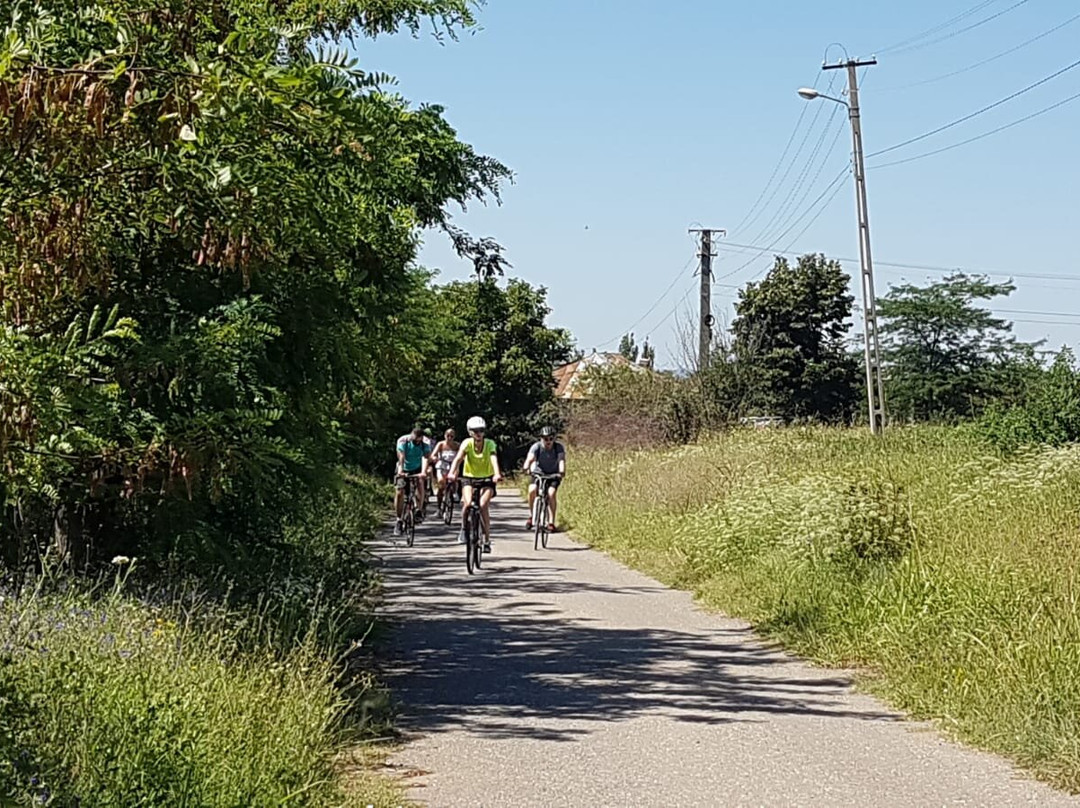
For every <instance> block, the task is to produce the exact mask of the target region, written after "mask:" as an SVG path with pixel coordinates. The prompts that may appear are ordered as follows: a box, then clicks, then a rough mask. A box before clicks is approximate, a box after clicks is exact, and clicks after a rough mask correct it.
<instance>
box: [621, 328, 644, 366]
mask: <svg viewBox="0 0 1080 808" xmlns="http://www.w3.org/2000/svg"><path fill="white" fill-rule="evenodd" d="M646 347H648V346H646ZM639 351H640V348H638V344H637V342H635V341H634V335H633V334H623V335H622V339H620V340H619V353H620V354H622V355H623V357H624V358H626V359H628V360H630V361H631V362H636V361H637V360H638V352H639Z"/></svg>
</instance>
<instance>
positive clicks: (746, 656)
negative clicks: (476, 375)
mask: <svg viewBox="0 0 1080 808" xmlns="http://www.w3.org/2000/svg"><path fill="white" fill-rule="evenodd" d="M433 510H434V507H431V508H430V509H429V512H430V511H433ZM526 515H527V513H526V508H525V506H524V505H523V504H522V503H521V502H520V501H519V500H518V499H517V497H516V494H515V492H513V491H511V490H507V491H505V492H504V493H502V494H500V496H499V497H498V498H497V499H496V500H495V501H494V502H493V504H492V517H493V518H492V522H493V530H492V534H493V536H494V538H495V547H494V553H493V554H492V555H490V556H485V558H484V567H483V569H482V570H481V571H480V573H479V574H477V575H475V576H472V577H470V576H469V575H468V574H467V573H466V570H465V555H464V550H463V548H461V547H459V546H458V545H457V544H456V543H455V541H454V539H455V534H456V529H457V526H458V520H457V519H455V527H454V530H453V531H451V530H450V529H448V528H446V527H445V526H443V525H442V524H441V523H440V522H438V520H437V519H436V518H435V517H434V514H430V515H429V518H428V521H427V522H425V523H424V524H422V525H421V526H420V528H419V529H418V531H417V536H416V544H415V546H414V547H412V548H406V547H405V546H404V542H399V543H397V544H395V543H394V542H392V541H391V540H390V539H389V538H387V539H386V540H384V541H383V542H381V543H380V544H379V545H378V546H377V547H376V548H375V552H376V553H377V554H378V555H379V556H380V557H381V558H382V559H383V563H384V566H383V572H384V574H385V580H386V587H387V591H386V594H387V599H386V605H385V607H384V612H385V615H386V617H388V618H389V620H390V621H391V629H390V639H389V646H390V647H389V649H388V651H389V658H390V660H391V661H390V669H389V671H388V675H389V680H390V681H389V684H390V686H391V688H392V689H393V692H394V696H395V699H396V700H397V701H398V702H399V706H400V715H399V720H398V722H399V727H400V728H401V730H402V731H403V733H404V736H405V738H406V742H405V744H404V745H403V747H402V748H401V750H400V751H399V752H398V753H397V754H396V755H394V756H393V757H392V758H391V760H390V765H391V766H392V767H393V769H394V771H395V772H396V774H397V775H399V776H400V777H402V778H404V779H405V781H406V782H407V783H408V784H409V786H410V789H409V796H410V797H411V798H413V799H416V800H417V801H419V802H421V803H425V804H428V805H431V806H439V807H440V808H441V807H442V806H578V805H581V806H619V807H620V808H623V807H624V806H626V807H629V806H699V805H700V806H727V805H755V806H760V805H770V806H771V805H823V806H845V805H851V806H877V805H904V806H909V805H919V806H922V805H926V806H931V805H933V806H943V805H971V806H988V805H1007V806H1014V805H1038V806H1057V805H1073V806H1076V805H1080V800H1078V799H1075V798H1072V797H1070V796H1068V795H1066V794H1064V793H1061V792H1057V791H1054V790H1052V789H1051V788H1049V787H1048V786H1045V785H1042V784H1040V783H1037V782H1034V781H1032V780H1030V779H1027V778H1025V777H1024V776H1023V775H1022V774H1020V773H1018V772H1017V771H1016V770H1015V769H1014V768H1013V767H1011V766H1010V765H1009V764H1008V763H1007V762H1005V761H1003V760H1001V759H999V758H996V757H994V756H992V755H988V754H984V753H981V752H976V751H972V750H969V749H965V748H963V747H961V746H959V745H956V744H953V743H950V742H948V741H946V740H944V739H943V738H942V737H941V736H940V735H939V734H937V733H936V732H935V731H933V730H932V729H931V728H930V727H928V726H927V725H925V724H920V723H915V722H911V721H906V720H904V719H903V718H902V717H901V716H898V715H897V714H895V713H894V712H892V711H891V710H889V709H888V708H886V707H885V706H883V705H882V704H881V703H880V702H879V701H877V700H875V699H873V698H871V697H868V696H865V695H862V694H859V693H856V692H855V691H854V690H853V689H852V687H851V686H850V680H849V677H848V676H847V675H846V674H844V673H843V672H837V671H833V670H824V669H821V668H815V667H812V666H811V665H808V664H806V663H805V662H802V661H800V660H798V659H795V658H793V657H791V656H788V655H786V654H784V653H782V652H780V651H778V650H775V649H772V648H770V647H768V646H767V645H766V644H765V643H764V642H762V641H761V640H760V639H759V638H757V637H756V636H755V635H754V633H753V632H752V631H750V630H749V629H748V627H747V625H746V624H745V623H743V622H740V621H737V620H731V619H728V618H725V617H723V616H719V615H715V614H708V613H705V612H704V611H702V610H700V609H699V608H698V607H697V606H695V605H694V603H693V602H692V600H691V598H690V596H689V595H688V594H686V593H684V592H677V591H673V590H671V589H668V588H666V587H664V586H662V585H660V584H658V583H656V582H655V581H653V580H651V579H649V578H647V577H645V576H643V575H641V574H639V573H637V572H634V571H631V570H628V569H627V568H625V567H623V566H622V565H620V564H618V563H616V562H615V561H612V560H611V559H610V558H608V557H607V556H605V555H603V554H601V553H598V552H595V551H593V550H590V549H588V548H587V547H585V546H583V545H581V544H577V543H574V542H573V541H572V540H571V539H570V538H569V537H568V536H566V535H563V534H556V535H555V536H553V537H552V539H551V542H550V545H549V548H548V550H546V551H543V550H541V551H540V552H535V551H534V550H533V539H532V535H531V533H526V532H525V529H524V521H525V518H526Z"/></svg>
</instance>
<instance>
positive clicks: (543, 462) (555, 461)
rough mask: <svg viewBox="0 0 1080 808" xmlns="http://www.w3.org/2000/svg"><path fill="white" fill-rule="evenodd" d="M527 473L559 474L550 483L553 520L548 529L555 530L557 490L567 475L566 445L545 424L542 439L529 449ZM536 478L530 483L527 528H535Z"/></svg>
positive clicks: (541, 433)
mask: <svg viewBox="0 0 1080 808" xmlns="http://www.w3.org/2000/svg"><path fill="white" fill-rule="evenodd" d="M525 473H526V474H532V475H537V474H543V475H545V476H546V475H549V474H553V475H558V476H557V477H556V478H555V479H554V480H551V482H550V483H548V503H549V513H550V514H551V522H550V523H549V524H548V531H554V530H555V507H556V505H557V496H556V494H557V491H558V488H559V483H560V482H562V478H563V477H565V476H566V447H565V446H563V445H562V444H561V443H559V442H558V441H557V440H555V430H554V429H552V428H551V427H550V426H545V427H544V428H543V429H541V430H540V440H538V441H537V442H536V443H534V444H533V445H532V448H530V449H529V456H528V457H526V458H525ZM536 482H537V481H536V478H535V476H534V477H533V481H532V482H531V483H530V484H529V521H528V522H526V524H525V529H526V530H532V529H533V523H532V514H533V504H534V503H535V502H536Z"/></svg>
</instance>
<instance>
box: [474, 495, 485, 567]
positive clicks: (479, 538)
mask: <svg viewBox="0 0 1080 808" xmlns="http://www.w3.org/2000/svg"><path fill="white" fill-rule="evenodd" d="M486 539H487V536H485V535H484V520H483V518H481V516H480V511H479V509H477V510H476V511H474V512H473V542H472V551H473V566H474V567H476V569H480V560H481V558H483V555H484V541H485V540H486Z"/></svg>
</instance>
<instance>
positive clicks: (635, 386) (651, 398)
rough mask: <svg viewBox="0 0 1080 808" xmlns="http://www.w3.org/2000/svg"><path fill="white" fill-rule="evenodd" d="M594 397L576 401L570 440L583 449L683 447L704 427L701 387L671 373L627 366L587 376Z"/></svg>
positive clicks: (569, 427) (570, 421)
mask: <svg viewBox="0 0 1080 808" xmlns="http://www.w3.org/2000/svg"><path fill="white" fill-rule="evenodd" d="M581 383H582V384H585V385H586V386H587V387H588V388H589V397H588V398H587V399H585V400H583V401H577V402H574V407H573V409H572V410H571V412H570V413H569V418H568V423H567V436H568V439H569V440H570V441H572V442H573V443H574V444H576V445H578V446H591V447H641V446H651V445H654V444H668V443H684V442H687V441H690V440H693V439H694V438H695V437H697V435H698V432H699V431H700V430H701V428H702V402H701V397H700V395H699V390H698V387H697V385H696V384H695V383H694V382H693V381H691V380H688V379H679V378H676V377H675V376H674V375H672V374H670V373H657V372H654V371H652V370H643V369H637V368H629V367H625V366H617V365H616V366H611V367H598V368H595V369H591V370H589V371H587V372H586V374H585V375H584V377H583V378H582V382H581Z"/></svg>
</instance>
